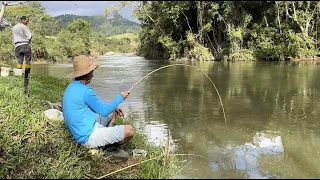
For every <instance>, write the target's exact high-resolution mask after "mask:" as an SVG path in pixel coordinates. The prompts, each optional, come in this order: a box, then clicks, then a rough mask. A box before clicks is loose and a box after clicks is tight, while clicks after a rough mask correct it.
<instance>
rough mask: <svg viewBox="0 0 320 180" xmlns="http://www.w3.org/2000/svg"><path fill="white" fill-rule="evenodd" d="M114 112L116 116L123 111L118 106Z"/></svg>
mask: <svg viewBox="0 0 320 180" xmlns="http://www.w3.org/2000/svg"><path fill="white" fill-rule="evenodd" d="M115 112H116V113H117V115H118V116H123V111H122V110H121V109H120V108H117V109H116V110H115Z"/></svg>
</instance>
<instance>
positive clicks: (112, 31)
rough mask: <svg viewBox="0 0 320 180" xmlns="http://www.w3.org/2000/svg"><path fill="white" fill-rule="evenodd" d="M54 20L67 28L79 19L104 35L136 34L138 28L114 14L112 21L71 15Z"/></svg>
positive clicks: (98, 17)
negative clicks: (70, 23)
mask: <svg viewBox="0 0 320 180" xmlns="http://www.w3.org/2000/svg"><path fill="white" fill-rule="evenodd" d="M54 18H55V19H56V20H59V21H60V22H61V24H62V27H67V25H68V23H69V22H72V21H73V20H75V19H79V18H81V19H83V20H86V21H88V22H89V24H90V27H91V30H92V31H96V32H102V33H104V34H105V35H116V34H123V33H132V32H136V31H137V30H138V29H139V27H140V25H139V24H138V23H136V22H133V21H130V20H128V19H126V18H123V17H122V16H121V15H120V14H116V15H115V16H114V17H113V19H107V18H106V16H78V15H72V14H65V15H60V16H56V17H54Z"/></svg>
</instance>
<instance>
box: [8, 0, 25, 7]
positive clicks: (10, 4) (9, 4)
mask: <svg viewBox="0 0 320 180" xmlns="http://www.w3.org/2000/svg"><path fill="white" fill-rule="evenodd" d="M26 2H27V1H21V2H17V3H8V4H7V6H15V5H19V4H24V3H26Z"/></svg>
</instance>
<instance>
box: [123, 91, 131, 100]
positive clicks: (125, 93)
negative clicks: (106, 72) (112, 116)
mask: <svg viewBox="0 0 320 180" xmlns="http://www.w3.org/2000/svg"><path fill="white" fill-rule="evenodd" d="M129 94H130V93H129V92H128V91H126V92H122V93H121V95H122V96H123V99H127V97H128V96H129Z"/></svg>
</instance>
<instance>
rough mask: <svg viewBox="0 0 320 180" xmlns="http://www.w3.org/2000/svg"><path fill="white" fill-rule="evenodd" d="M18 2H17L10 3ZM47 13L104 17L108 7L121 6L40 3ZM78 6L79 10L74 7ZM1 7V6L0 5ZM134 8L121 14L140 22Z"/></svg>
mask: <svg viewBox="0 0 320 180" xmlns="http://www.w3.org/2000/svg"><path fill="white" fill-rule="evenodd" d="M9 2H17V1H9ZM40 2H41V5H42V6H43V7H44V8H45V9H46V12H47V13H48V14H50V15H52V16H59V15H62V14H75V15H84V16H93V15H104V9H105V8H106V7H108V6H110V5H111V6H112V5H117V4H119V2H118V1H40ZM74 3H75V4H77V5H78V8H77V7H76V6H75V5H74ZM0 7H1V5H0ZM132 12H133V9H132V8H129V7H126V8H123V9H122V10H121V11H120V14H121V15H122V16H123V17H124V18H127V19H129V20H131V21H135V22H139V21H138V19H137V18H133V17H131V14H132Z"/></svg>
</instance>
